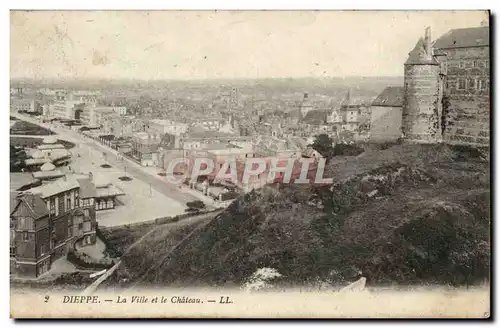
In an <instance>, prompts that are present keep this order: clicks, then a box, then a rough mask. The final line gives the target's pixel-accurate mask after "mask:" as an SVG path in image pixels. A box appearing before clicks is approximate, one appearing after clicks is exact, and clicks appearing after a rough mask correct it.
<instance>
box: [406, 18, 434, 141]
mask: <svg viewBox="0 0 500 328" xmlns="http://www.w3.org/2000/svg"><path fill="white" fill-rule="evenodd" d="M439 69H440V67H439V63H438V62H437V61H436V59H435V58H434V56H433V53H432V46H431V36H430V29H429V28H427V29H426V31H425V39H424V38H420V39H419V40H418V42H417V44H416V45H415V48H414V49H413V50H412V51H411V52H410V53H409V56H408V60H407V61H406V62H405V65H404V87H405V88H404V98H403V121H402V126H401V129H402V133H403V138H404V140H405V141H408V142H416V143H436V142H441V140H442V135H441V101H440V100H439V94H440V93H439V87H440V86H439Z"/></svg>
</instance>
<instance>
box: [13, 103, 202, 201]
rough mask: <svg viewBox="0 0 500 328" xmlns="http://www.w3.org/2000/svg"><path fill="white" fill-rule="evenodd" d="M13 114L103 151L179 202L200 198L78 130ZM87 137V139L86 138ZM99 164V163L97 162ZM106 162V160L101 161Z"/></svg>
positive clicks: (116, 163)
mask: <svg viewBox="0 0 500 328" xmlns="http://www.w3.org/2000/svg"><path fill="white" fill-rule="evenodd" d="M11 115H12V116H15V117H17V118H19V119H22V120H25V121H28V122H30V123H33V124H37V125H40V126H42V127H44V128H47V129H50V130H52V131H54V132H56V133H57V134H58V135H59V136H60V138H62V139H65V140H68V141H71V142H73V143H75V144H77V145H80V147H83V149H84V148H85V147H89V148H91V149H93V150H94V151H97V152H100V153H101V155H102V154H103V153H105V154H106V158H105V161H106V162H108V163H109V164H110V165H113V166H115V167H116V168H119V169H120V170H123V171H124V173H126V174H127V175H130V176H132V177H134V178H135V179H139V180H141V181H143V182H144V183H147V184H148V185H150V186H151V188H152V189H155V190H156V191H158V192H159V193H161V194H163V195H165V196H167V197H169V198H170V199H173V200H175V201H177V202H180V203H183V204H186V203H187V202H190V201H195V200H198V198H196V197H194V196H193V195H191V194H188V193H183V192H182V191H180V190H179V189H178V187H177V186H174V185H172V184H169V183H168V182H167V181H166V179H165V180H164V181H162V180H161V179H160V178H159V177H158V178H157V177H153V176H151V174H149V173H146V172H144V171H143V168H142V167H141V166H140V165H139V164H137V163H135V162H132V161H131V160H128V159H126V158H123V159H122V160H118V159H117V155H116V152H113V151H112V150H111V149H109V148H107V147H105V146H103V145H100V144H98V143H97V142H96V141H94V140H92V139H87V138H86V137H84V136H82V135H80V134H78V133H77V132H74V131H71V130H66V129H62V128H56V127H54V126H52V125H50V124H47V123H41V122H38V121H37V120H35V119H33V118H30V117H26V116H25V115H20V114H18V113H12V114H11ZM85 139H86V140H85ZM88 154H90V153H88V152H87V151H85V150H84V152H83V153H82V154H81V155H82V156H85V155H88ZM96 164H97V163H96ZM100 164H104V162H101V163H99V165H100Z"/></svg>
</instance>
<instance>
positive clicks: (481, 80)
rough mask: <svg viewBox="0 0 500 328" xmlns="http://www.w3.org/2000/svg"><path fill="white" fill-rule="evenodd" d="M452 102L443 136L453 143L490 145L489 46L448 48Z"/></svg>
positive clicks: (449, 105)
mask: <svg viewBox="0 0 500 328" xmlns="http://www.w3.org/2000/svg"><path fill="white" fill-rule="evenodd" d="M444 52H445V53H446V54H447V77H446V80H447V83H446V84H447V88H446V94H447V96H448V105H447V106H445V108H444V122H443V123H444V124H443V128H444V134H443V139H444V141H445V142H446V143H450V144H464V145H472V146H487V145H488V144H489V140H490V139H489V134H490V96H489V95H490V68H489V48H488V47H474V48H457V49H446V50H444Z"/></svg>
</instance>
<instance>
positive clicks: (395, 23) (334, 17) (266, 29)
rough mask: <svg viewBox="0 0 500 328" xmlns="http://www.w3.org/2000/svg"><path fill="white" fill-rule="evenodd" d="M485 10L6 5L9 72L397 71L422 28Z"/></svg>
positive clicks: (223, 74)
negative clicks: (35, 8) (147, 8)
mask: <svg viewBox="0 0 500 328" xmlns="http://www.w3.org/2000/svg"><path fill="white" fill-rule="evenodd" d="M488 19H489V16H488V11H484V10H483V11H479V10H476V11H451V10H448V11H435V10H434V11H411V10H409V11H314V10H301V11H244V10H243V11H11V12H10V75H11V77H12V78H15V79H34V80H40V79H44V80H54V79H58V80H59V79H73V80H77V79H82V78H84V79H88V80H96V79H98V80H110V79H111V80H115V79H118V80H139V81H165V80H168V81H177V80H184V81H185V80H197V81H209V80H220V79H222V80H242V79H243V80H244V79H252V80H257V79H280V78H281V79H301V78H343V77H347V76H355V77H360V76H362V77H380V76H402V75H403V64H404V62H405V60H406V58H407V56H408V53H409V52H410V51H411V49H413V47H414V46H415V44H416V42H417V41H418V39H419V38H420V37H422V36H423V34H424V30H425V28H426V27H431V30H432V38H433V39H434V40H435V39H436V38H439V37H440V36H441V35H443V34H445V33H447V32H448V31H449V30H451V29H456V28H466V27H477V26H480V25H481V23H482V22H483V21H484V20H488Z"/></svg>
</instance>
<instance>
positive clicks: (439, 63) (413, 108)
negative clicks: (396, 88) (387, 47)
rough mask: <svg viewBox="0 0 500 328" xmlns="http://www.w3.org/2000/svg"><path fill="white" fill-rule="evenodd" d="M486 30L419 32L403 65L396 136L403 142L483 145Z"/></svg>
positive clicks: (485, 133)
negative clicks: (434, 34)
mask: <svg viewBox="0 0 500 328" xmlns="http://www.w3.org/2000/svg"><path fill="white" fill-rule="evenodd" d="M489 58H490V48H489V27H487V26H481V27H477V28H465V29H455V30H451V31H449V32H448V33H446V34H444V35H443V36H441V37H440V38H439V39H437V40H436V41H435V42H432V41H431V30H430V28H427V29H426V30H425V37H424V38H420V39H419V40H418V42H417V44H416V45H415V47H414V49H413V50H412V51H411V52H410V53H409V55H408V59H407V60H406V62H405V64H404V89H403V90H404V91H403V92H404V94H403V101H402V122H401V132H402V136H403V138H404V139H405V140H406V141H407V142H417V143H437V142H445V143H449V144H465V145H473V146H487V145H488V144H489V132H490V131H489V130H490V128H489V121H490V62H489V60H490V59H489Z"/></svg>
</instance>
